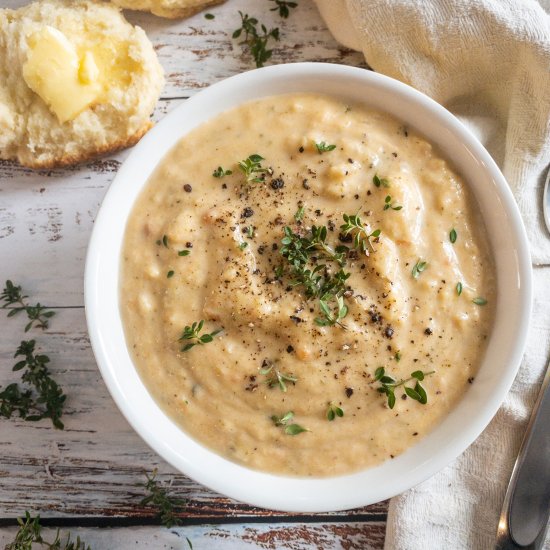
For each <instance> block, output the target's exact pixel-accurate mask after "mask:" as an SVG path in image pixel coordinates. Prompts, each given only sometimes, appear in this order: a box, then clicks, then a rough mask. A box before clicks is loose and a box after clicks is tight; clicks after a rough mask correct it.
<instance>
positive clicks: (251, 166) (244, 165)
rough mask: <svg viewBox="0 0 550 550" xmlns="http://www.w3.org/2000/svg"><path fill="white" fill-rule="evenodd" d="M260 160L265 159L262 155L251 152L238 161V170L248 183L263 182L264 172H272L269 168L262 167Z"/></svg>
mask: <svg viewBox="0 0 550 550" xmlns="http://www.w3.org/2000/svg"><path fill="white" fill-rule="evenodd" d="M262 160H265V159H264V157H262V156H261V155H258V154H253V155H250V156H249V157H248V158H245V159H244V160H241V161H239V163H238V166H239V170H240V171H241V172H242V173H243V174H244V177H245V179H246V183H247V184H248V185H249V184H251V183H263V182H264V180H265V176H266V174H268V175H271V174H272V173H273V170H271V168H264V167H263V166H262Z"/></svg>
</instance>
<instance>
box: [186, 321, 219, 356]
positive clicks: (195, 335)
mask: <svg viewBox="0 0 550 550" xmlns="http://www.w3.org/2000/svg"><path fill="white" fill-rule="evenodd" d="M203 325H204V320H201V321H199V322H194V323H193V324H192V325H191V326H186V327H185V328H184V329H183V333H182V335H181V337H180V338H179V340H178V341H179V342H185V341H187V343H186V344H185V345H184V346H183V347H182V348H181V351H189V350H190V349H191V348H193V347H195V346H197V345H203V344H208V343H210V342H212V341H213V340H214V336H216V335H217V334H219V333H220V332H222V330H223V329H221V328H220V329H217V330H215V331H214V332H210V333H207V332H206V333H204V334H200V332H201V330H202V327H203Z"/></svg>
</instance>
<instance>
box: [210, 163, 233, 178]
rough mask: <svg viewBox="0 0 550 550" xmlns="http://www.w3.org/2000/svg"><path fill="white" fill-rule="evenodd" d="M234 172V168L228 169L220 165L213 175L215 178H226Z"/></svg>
mask: <svg viewBox="0 0 550 550" xmlns="http://www.w3.org/2000/svg"><path fill="white" fill-rule="evenodd" d="M232 173H233V170H226V169H225V168H222V167H221V166H218V167H217V168H216V169H215V170H214V171H213V172H212V175H213V176H214V177H215V178H224V177H225V176H230V175H231V174H232Z"/></svg>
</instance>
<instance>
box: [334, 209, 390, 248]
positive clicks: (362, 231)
mask: <svg viewBox="0 0 550 550" xmlns="http://www.w3.org/2000/svg"><path fill="white" fill-rule="evenodd" d="M344 222H345V223H344V224H343V225H341V226H340V229H341V230H342V233H343V235H344V236H346V235H348V234H350V233H352V234H353V246H354V248H356V249H357V250H360V251H361V252H363V253H364V254H365V255H367V256H368V255H369V254H370V252H374V246H373V244H372V241H371V239H373V240H374V239H378V237H380V233H382V231H381V230H380V229H376V230H374V231H371V232H370V233H369V231H368V230H367V228H366V227H365V226H364V225H363V222H362V221H361V218H360V217H359V215H358V214H344Z"/></svg>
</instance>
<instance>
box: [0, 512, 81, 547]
mask: <svg viewBox="0 0 550 550" xmlns="http://www.w3.org/2000/svg"><path fill="white" fill-rule="evenodd" d="M17 523H18V524H19V530H18V531H17V533H16V534H15V539H14V540H13V541H12V542H10V543H8V544H7V545H6V546H5V548H4V550H32V545H33V544H34V543H38V544H40V545H41V546H42V547H46V548H48V549H49V550H91V547H90V546H89V545H87V544H86V543H85V542H84V541H82V540H80V537H77V538H76V540H75V541H72V540H71V534H70V533H68V534H67V538H66V540H61V536H60V534H59V529H58V530H57V532H56V534H55V540H54V541H53V542H47V541H45V540H44V539H43V538H42V525H40V516H36V517H34V518H33V517H32V516H31V515H30V513H29V512H25V518H24V519H23V518H17Z"/></svg>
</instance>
